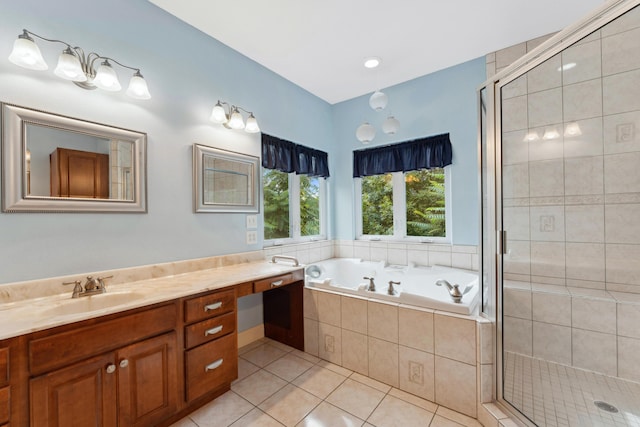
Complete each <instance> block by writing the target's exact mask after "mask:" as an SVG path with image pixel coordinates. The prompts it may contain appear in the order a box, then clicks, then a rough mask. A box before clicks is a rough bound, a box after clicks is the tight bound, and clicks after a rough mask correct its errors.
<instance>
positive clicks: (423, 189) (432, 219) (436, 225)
mask: <svg viewBox="0 0 640 427" xmlns="http://www.w3.org/2000/svg"><path fill="white" fill-rule="evenodd" d="M405 191H406V200H407V236H425V237H445V236H446V229H445V207H444V170H443V169H441V168H436V169H428V170H427V169H423V170H419V171H414V172H408V173H406V174H405Z"/></svg>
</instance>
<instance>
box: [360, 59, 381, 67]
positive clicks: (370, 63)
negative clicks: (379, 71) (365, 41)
mask: <svg viewBox="0 0 640 427" xmlns="http://www.w3.org/2000/svg"><path fill="white" fill-rule="evenodd" d="M381 62H382V60H381V59H380V58H378V57H377V56H371V57H369V58H365V60H364V66H365V67H367V68H376V67H377V66H378V65H380V63H381Z"/></svg>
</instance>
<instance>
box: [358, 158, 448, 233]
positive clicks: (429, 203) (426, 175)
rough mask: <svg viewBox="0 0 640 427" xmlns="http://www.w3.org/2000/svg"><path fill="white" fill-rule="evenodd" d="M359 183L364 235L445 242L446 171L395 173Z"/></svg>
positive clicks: (369, 178)
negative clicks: (441, 239)
mask: <svg viewBox="0 0 640 427" xmlns="http://www.w3.org/2000/svg"><path fill="white" fill-rule="evenodd" d="M359 180H360V189H361V191H360V198H361V200H360V208H361V221H362V235H371V236H390V237H393V238H404V237H433V238H446V236H447V228H446V217H447V215H446V200H445V194H446V191H445V190H446V182H445V170H444V169H443V168H432V169H421V170H417V171H412V172H406V173H402V172H393V173H388V174H383V175H372V176H365V177H362V178H360V179H359Z"/></svg>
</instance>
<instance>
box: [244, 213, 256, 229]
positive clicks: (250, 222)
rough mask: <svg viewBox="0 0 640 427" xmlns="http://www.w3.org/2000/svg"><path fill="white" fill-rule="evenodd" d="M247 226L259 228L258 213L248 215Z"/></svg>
mask: <svg viewBox="0 0 640 427" xmlns="http://www.w3.org/2000/svg"><path fill="white" fill-rule="evenodd" d="M247 228H248V229H256V228H258V215H247Z"/></svg>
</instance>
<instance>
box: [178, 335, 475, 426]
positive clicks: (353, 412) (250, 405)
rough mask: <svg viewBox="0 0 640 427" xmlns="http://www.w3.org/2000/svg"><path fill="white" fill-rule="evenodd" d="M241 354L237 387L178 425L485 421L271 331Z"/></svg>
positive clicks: (462, 423)
mask: <svg viewBox="0 0 640 427" xmlns="http://www.w3.org/2000/svg"><path fill="white" fill-rule="evenodd" d="M239 354H240V358H239V363H238V379H237V380H236V381H235V382H234V383H233V384H232V385H231V391H229V392H227V393H225V394H224V395H222V396H220V397H219V398H218V399H216V400H214V401H213V402H211V403H209V404H207V405H205V406H204V407H202V408H200V409H198V410H197V411H195V412H193V413H191V414H190V415H189V416H187V417H185V418H183V419H182V420H180V421H178V422H177V423H175V424H174V425H173V426H172V427H197V426H199V427H225V426H234V427H238V426H240V427H244V426H254V427H271V426H278V427H281V426H301V427H341V426H344V427H356V426H367V427H372V426H375V427H393V426H398V427H412V426H431V427H459V426H467V427H481V424H480V423H479V422H478V421H476V420H475V419H473V418H469V417H467V416H465V415H462V414H459V413H457V412H454V411H452V410H450V409H447V408H445V407H443V406H439V405H436V404H435V403H433V402H429V401H427V400H423V399H420V398H418V397H416V396H414V395H411V394H408V393H405V392H403V391H401V390H399V389H396V388H393V387H391V386H388V385H386V384H383V383H380V382H378V381H375V380H372V379H370V378H368V377H365V376H363V375H360V374H358V373H355V372H352V371H349V370H347V369H344V368H342V367H340V366H337V365H334V364H332V363H329V362H326V361H324V360H321V359H318V358H317V357H314V356H312V355H310V354H307V353H304V352H301V351H298V350H295V349H293V348H291V347H288V346H285V345H283V344H281V343H278V342H275V341H272V340H270V339H267V338H263V339H261V340H259V341H256V342H254V343H252V344H250V345H248V346H246V347H243V348H241V349H240V351H239Z"/></svg>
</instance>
